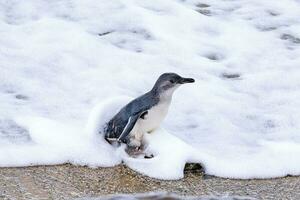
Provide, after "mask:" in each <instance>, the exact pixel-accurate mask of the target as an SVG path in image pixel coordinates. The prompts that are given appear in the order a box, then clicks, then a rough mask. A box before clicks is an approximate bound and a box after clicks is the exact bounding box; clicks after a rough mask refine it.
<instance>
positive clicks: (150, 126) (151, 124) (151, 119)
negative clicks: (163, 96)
mask: <svg viewBox="0 0 300 200" xmlns="http://www.w3.org/2000/svg"><path fill="white" fill-rule="evenodd" d="M169 105H170V102H163V103H159V104H157V105H156V106H154V107H152V108H151V109H150V110H148V114H147V115H146V116H145V118H144V119H139V121H138V123H139V128H140V129H141V130H142V131H146V132H151V131H153V130H154V129H156V128H158V127H159V126H160V124H161V122H162V121H163V120H164V118H165V117H166V115H167V113H168V109H169Z"/></svg>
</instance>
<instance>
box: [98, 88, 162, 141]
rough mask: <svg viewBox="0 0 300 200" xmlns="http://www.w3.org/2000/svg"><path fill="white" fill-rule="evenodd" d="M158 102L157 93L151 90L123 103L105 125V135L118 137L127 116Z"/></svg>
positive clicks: (145, 109)
mask: <svg viewBox="0 0 300 200" xmlns="http://www.w3.org/2000/svg"><path fill="white" fill-rule="evenodd" d="M158 102H159V95H158V94H157V92H156V91H154V90H151V91H150V92H147V93H146V94H144V95H142V96H140V97H138V98H136V99H134V100H132V101H131V102H129V103H128V104H127V105H125V106H124V107H123V108H122V109H121V110H120V111H119V112H118V113H117V114H116V115H115V116H114V117H113V118H112V119H111V120H110V121H109V122H108V123H107V125H106V128H105V130H104V131H105V137H109V138H118V137H119V136H120V135H121V133H122V131H123V129H124V128H125V126H126V124H127V122H128V120H129V118H130V117H131V116H133V115H136V114H139V113H142V112H145V111H147V110H149V109H150V108H151V107H153V106H155V105H156V104H157V103H158Z"/></svg>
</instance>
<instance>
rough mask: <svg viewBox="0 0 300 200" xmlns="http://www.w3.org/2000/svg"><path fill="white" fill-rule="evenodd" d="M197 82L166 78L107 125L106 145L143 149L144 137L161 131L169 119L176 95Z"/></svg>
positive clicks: (164, 76)
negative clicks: (114, 144)
mask: <svg viewBox="0 0 300 200" xmlns="http://www.w3.org/2000/svg"><path fill="white" fill-rule="evenodd" d="M193 82H195V80H194V79H192V78H183V77H181V76H179V75H178V74H175V73H164V74H162V75H161V76H160V77H159V78H158V80H157V81H156V83H155V84H154V86H153V88H152V89H151V90H150V91H149V92H147V93H145V94H144V95H142V96H140V97H138V98H136V99H134V100H132V101H131V102H129V103H128V104H127V105H125V106H124V107H123V108H122V109H121V110H120V111H119V112H118V113H117V114H116V115H115V116H114V117H113V118H112V119H111V120H110V121H109V122H108V123H107V124H106V126H105V128H104V134H105V136H104V137H105V139H106V141H108V142H109V143H112V142H114V141H117V142H118V143H126V144H127V145H128V146H130V147H135V148H138V147H140V146H141V145H142V140H143V135H144V133H151V132H152V131H153V130H155V129H156V128H158V127H159V126H160V124H161V122H162V121H163V119H164V118H165V116H166V115H167V113H168V109H169V106H170V103H171V100H172V95H173V93H174V91H175V90H176V89H177V88H178V87H179V86H180V85H182V84H184V83H193Z"/></svg>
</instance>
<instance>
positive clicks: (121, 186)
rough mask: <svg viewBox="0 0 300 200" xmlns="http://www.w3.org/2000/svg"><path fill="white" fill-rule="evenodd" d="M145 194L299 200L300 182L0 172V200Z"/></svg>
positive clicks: (112, 172) (83, 170)
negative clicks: (158, 178)
mask: <svg viewBox="0 0 300 200" xmlns="http://www.w3.org/2000/svg"><path fill="white" fill-rule="evenodd" d="M146 192H170V193H175V194H178V195H183V196H202V195H230V196H232V195H233V196H245V197H254V198H257V199H300V178H299V177H285V178H277V179H268V180H231V179H223V178H217V177H212V176H205V175H204V174H203V173H202V172H201V171H200V170H192V171H187V172H186V173H185V178H184V179H182V180H177V181H163V180H156V179H152V178H149V177H145V176H143V175H141V174H138V173H137V172H134V171H132V170H130V169H129V168H127V167H125V166H117V167H112V168H96V169H92V168H88V167H82V166H74V165H69V164H65V165H58V166H36V167H21V168H0V199H73V198H82V197H99V196H102V195H109V194H128V193H129V194H131V193H146Z"/></svg>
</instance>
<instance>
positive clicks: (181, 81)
mask: <svg viewBox="0 0 300 200" xmlns="http://www.w3.org/2000/svg"><path fill="white" fill-rule="evenodd" d="M194 82H195V79H193V78H182V79H180V81H179V84H185V83H194Z"/></svg>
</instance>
